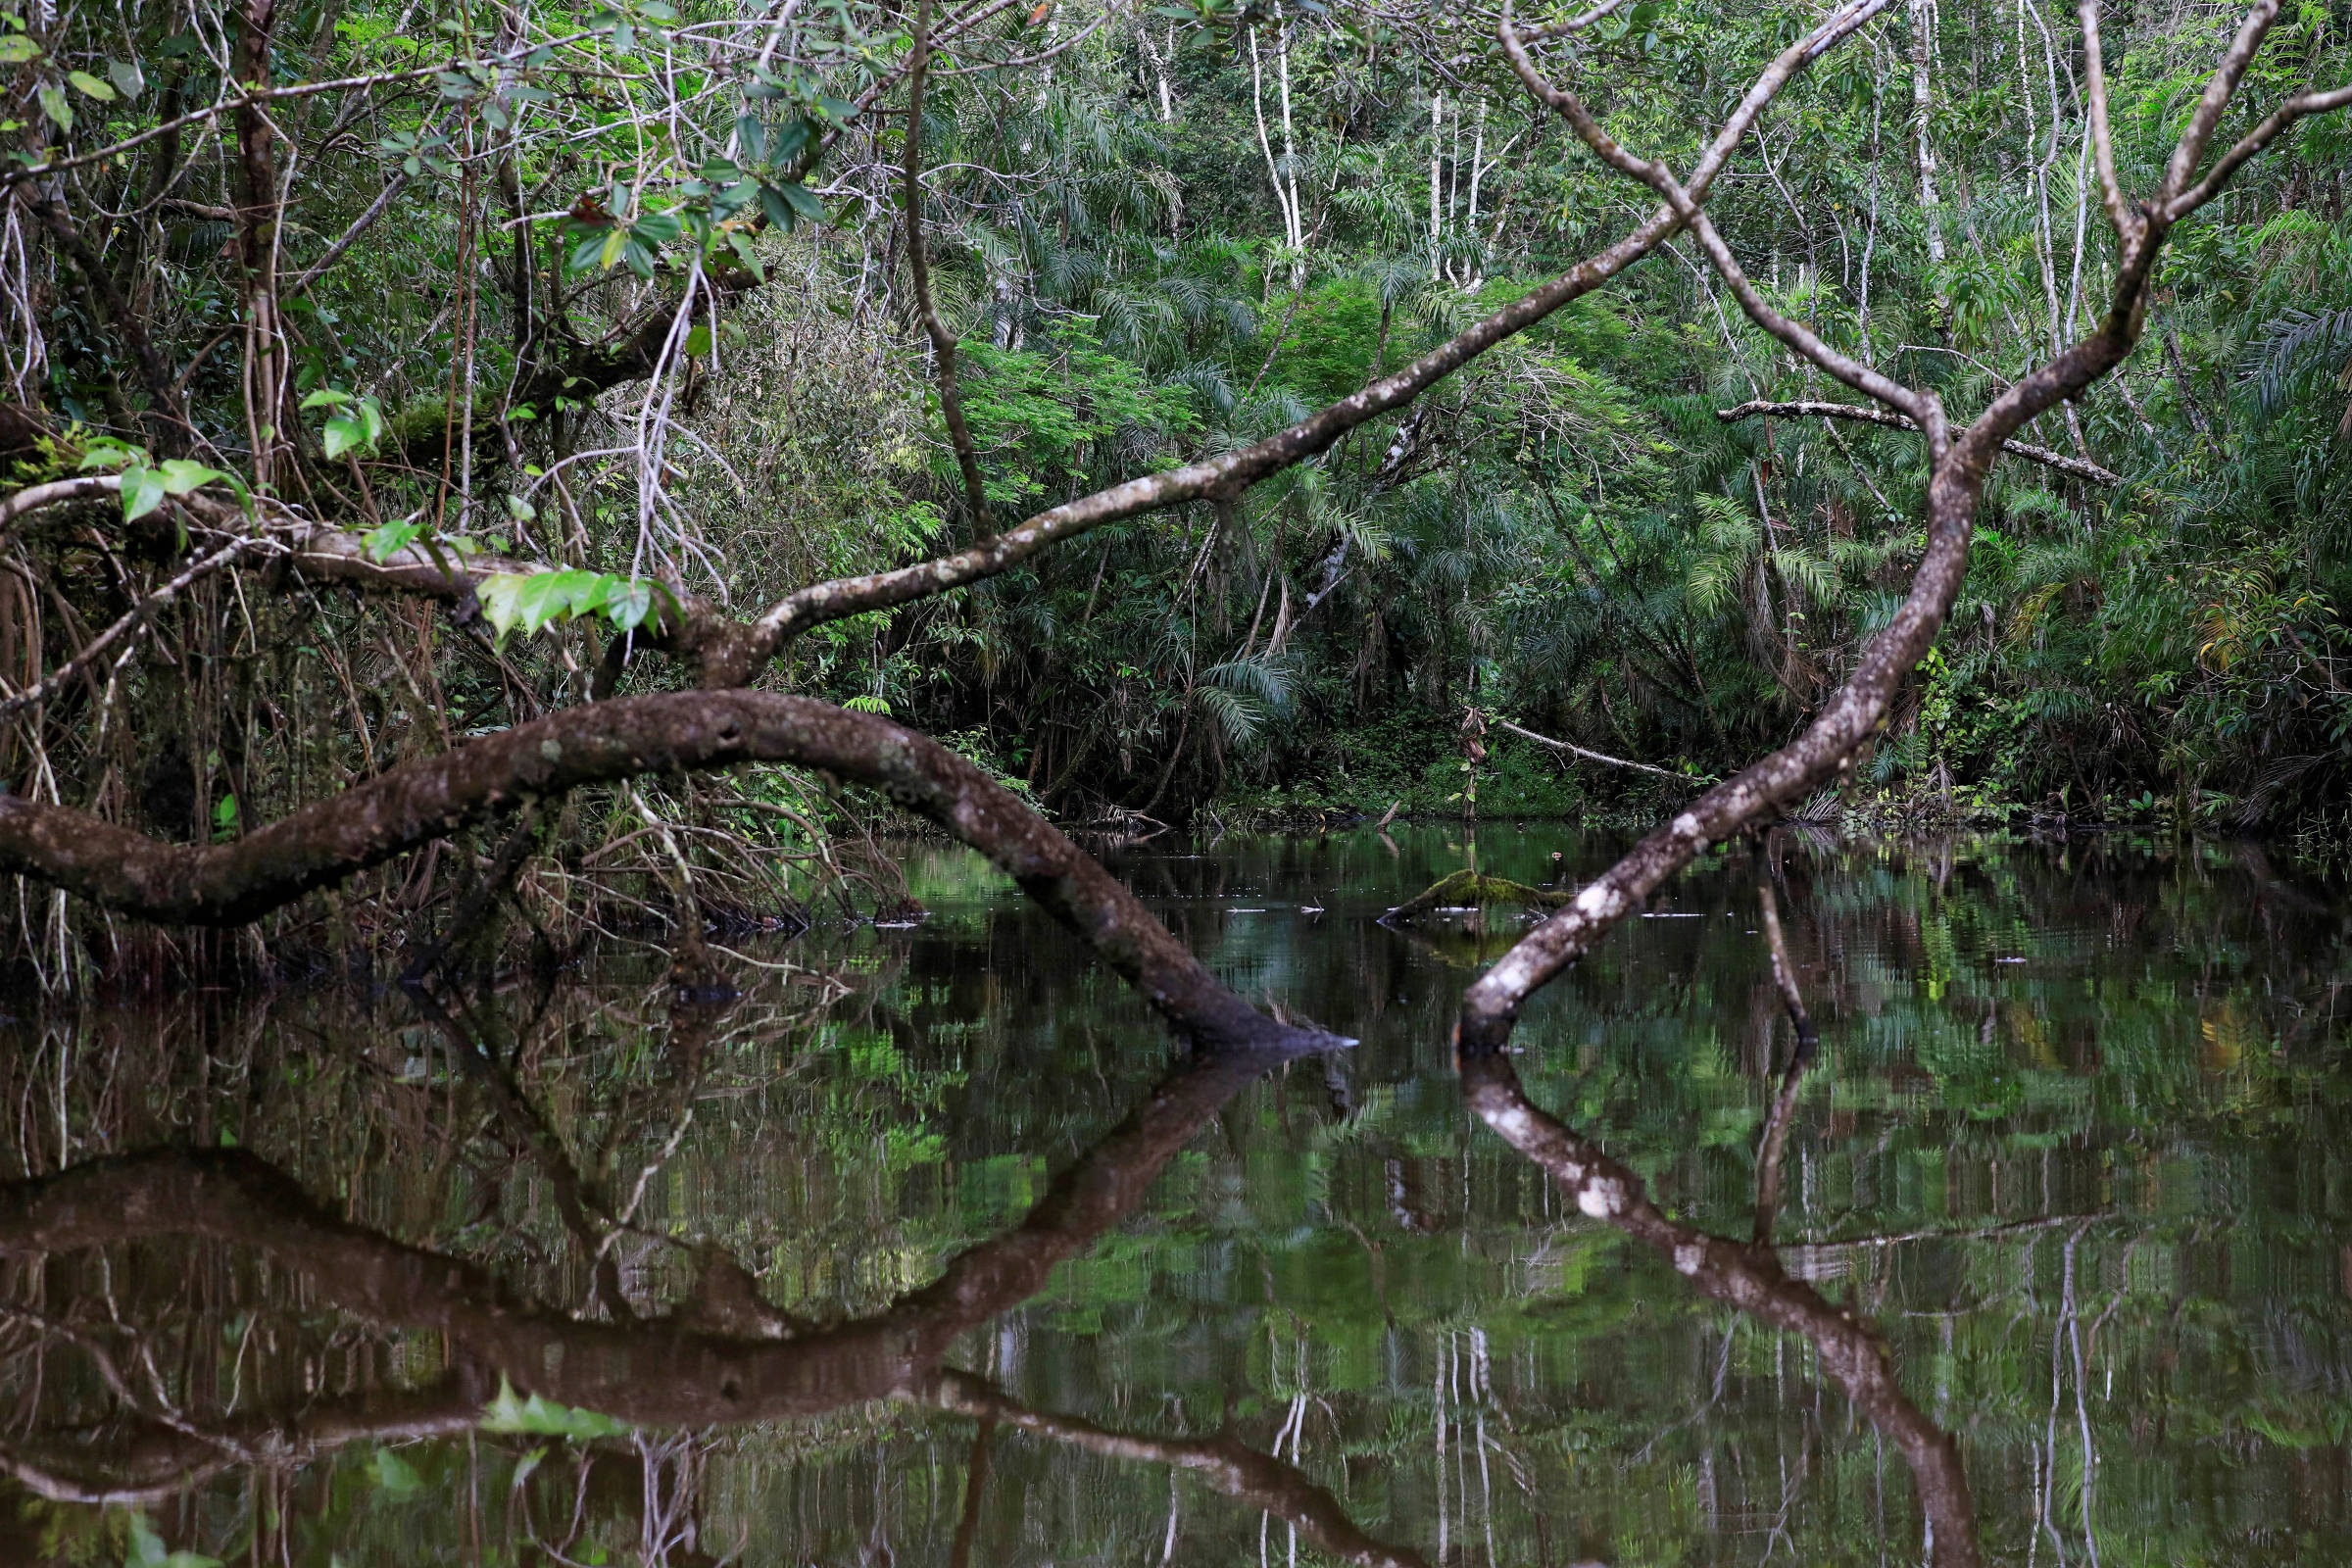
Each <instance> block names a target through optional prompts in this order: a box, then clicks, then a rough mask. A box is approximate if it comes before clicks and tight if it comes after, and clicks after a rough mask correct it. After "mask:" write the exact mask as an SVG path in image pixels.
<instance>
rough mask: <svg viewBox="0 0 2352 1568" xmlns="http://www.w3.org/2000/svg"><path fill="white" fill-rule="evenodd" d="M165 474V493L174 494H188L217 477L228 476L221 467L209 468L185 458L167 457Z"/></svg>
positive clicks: (164, 467) (164, 468)
mask: <svg viewBox="0 0 2352 1568" xmlns="http://www.w3.org/2000/svg"><path fill="white" fill-rule="evenodd" d="M163 475H164V493H165V494H166V495H173V496H184V495H188V494H190V493H191V492H193V491H196V490H200V489H202V488H203V487H204V486H206V485H208V484H211V483H212V482H213V481H214V480H216V479H226V478H227V477H228V475H227V474H225V473H222V472H221V470H220V469H219V468H208V467H206V466H204V465H203V464H201V463H190V462H189V461H188V460H187V459H185V458H167V459H165V460H164V465H163Z"/></svg>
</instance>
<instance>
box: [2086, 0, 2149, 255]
mask: <svg viewBox="0 0 2352 1568" xmlns="http://www.w3.org/2000/svg"><path fill="white" fill-rule="evenodd" d="M2075 14H2076V15H2077V16H2078V17H2079V18H2081V20H2082V63H2083V76H2084V81H2083V86H2084V89H2085V93H2086V96H2087V98H2088V103H2087V105H2086V111H2087V113H2088V115H2089V117H2090V152H2091V159H2092V161H2093V162H2094V163H2095V164H2096V165H2097V166H2098V171H2099V199H2100V201H2101V202H2102V203H2103V204H2104V205H2105V206H2106V209H2107V221H2109V222H2110V223H2113V224H2114V225H2115V237H2116V239H2117V241H2118V242H2119V243H2121V244H2123V245H2125V246H2130V245H2131V242H2132V240H2133V238H2135V237H2136V236H2137V234H2138V232H2139V221H2138V220H2137V219H2135V218H2133V217H2132V216H2131V203H2130V202H2128V201H2126V200H2125V199H2124V188H2123V186H2122V185H2121V184H2119V183H2117V181H2116V177H2115V138H2114V134H2113V132H2112V130H2111V129H2110V127H2109V124H2108V118H2107V62H2106V58H2105V56H2104V53H2103V52H2102V49H2101V46H2100V43H2099V0H2076V6H2075Z"/></svg>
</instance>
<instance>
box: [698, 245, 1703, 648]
mask: <svg viewBox="0 0 2352 1568" xmlns="http://www.w3.org/2000/svg"><path fill="white" fill-rule="evenodd" d="M1680 226H1681V221H1680V220H1678V219H1677V218H1675V216H1674V215H1673V214H1672V213H1670V212H1664V211H1661V212H1658V213H1656V214H1653V215H1652V216H1651V217H1650V218H1649V219H1648V220H1647V221H1644V222H1643V223H1642V225H1641V226H1640V227H1639V228H1636V229H1635V230H1634V231H1633V232H1632V233H1630V234H1628V235H1627V236H1626V237H1625V238H1623V239H1621V240H1619V241H1618V242H1617V243H1616V244H1614V245H1612V246H1610V247H1609V248H1608V249H1607V250H1605V251H1602V252H1601V253H1600V254H1599V255H1597V256H1593V257H1592V258H1590V259H1588V260H1586V261H1584V262H1582V263H1579V264H1578V265H1577V266H1576V267H1574V268H1572V269H1570V270H1568V271H1566V272H1563V273H1561V274H1560V275H1559V276H1558V277H1555V278H1553V279H1552V280H1551V281H1550V282H1548V283H1545V284H1544V285H1543V286H1542V287H1540V288H1537V289H1533V290H1530V291H1529V292H1528V293H1526V294H1523V295H1521V296H1520V297H1519V298H1518V299H1516V300H1513V301H1512V302H1511V303H1510V304H1508V305H1506V306H1504V307H1503V308H1502V309H1500V310H1498V311H1496V312H1495V314H1494V315H1492V316H1490V317H1488V318H1486V319H1484V320H1482V321H1480V322H1478V323H1477V324H1476V325H1474V326H1471V327H1469V328H1467V329H1465V330H1464V331H1462V332H1460V333H1459V334H1457V335H1456V336H1454V337H1452V338H1450V339H1448V340H1447V341H1446V342H1445V343H1442V344H1440V345H1439V346H1438V347H1437V348H1435V349H1432V350H1431V351H1430V352H1429V353H1427V354H1425V355H1423V356H1422V357H1421V358H1420V359H1418V360H1415V361H1414V362H1413V363H1412V364H1410V365H1408V366H1406V367H1404V368H1402V369H1400V370H1398V371H1397V372H1396V373H1395V374H1393V375H1387V376H1383V377H1382V378H1380V379H1379V380H1377V381H1373V382H1371V383H1369V384H1368V385H1366V386H1365V387H1363V388H1362V389H1361V390H1360V391H1357V392H1354V393H1352V394H1350V395H1349V396H1348V397H1345V398H1342V399H1341V400H1340V401H1339V402H1337V403H1334V404H1332V405H1331V406H1330V407H1328V408H1326V409H1323V410H1322V411H1320V412H1319V413H1316V414H1313V415H1310V416H1309V417H1306V418H1304V419H1301V420H1299V422H1298V423H1297V424H1294V425H1292V426H1291V427H1290V428H1288V429H1286V430H1281V431H1278V432H1277V433H1275V434H1273V435H1271V436H1268V437H1266V438H1265V439H1264V440H1262V441H1255V442H1252V443H1251V444H1250V445H1249V446H1246V447H1241V448H1238V449H1236V450H1234V451H1231V452H1222V453H1218V454H1217V455H1215V456H1214V457H1209V458H1203V459H1201V461H1199V462H1197V463H1188V464H1186V465H1184V466H1182V467H1178V468H1171V469H1167V470H1165V471H1164V472H1160V473H1155V474H1151V475H1148V476H1146V477H1144V478H1140V479H1129V480H1127V481H1126V482H1124V483H1122V484H1116V485H1112V486H1111V487H1109V488H1108V489H1105V490H1098V491H1096V492H1095V493H1094V494H1093V495H1089V496H1082V497H1080V498H1079V499H1078V500H1076V501H1072V502H1068V503H1066V504H1064V505H1062V506H1058V507H1054V508H1053V509H1052V510H1050V511H1047V512H1041V513H1039V514H1038V515H1035V516H1033V517H1031V518H1029V519H1028V520H1027V521H1026V522H1023V523H1021V524H1020V525H1019V526H1017V527H1013V528H1008V529H1006V530H1005V532H1003V533H1001V534H998V535H997V536H996V537H995V538H993V539H989V540H986V541H984V542H982V543H980V544H977V545H974V546H973V547H972V548H971V549H969V550H964V551H960V552H958V553H957V554H956V555H952V556H943V557H940V558H938V559H936V560H932V561H926V562H922V563H919V564H915V565H912V566H903V567H900V568H898V569H897V570H893V571H878V572H873V573H871V574H869V575H866V576H863V577H843V578H836V579H835V580H833V581H831V582H821V583H815V584H812V585H810V586H809V587H807V588H802V589H799V590H797V591H796V592H794V593H791V594H788V595H786V596H785V597H784V598H782V599H780V600H778V601H777V602H776V603H775V604H774V605H773V606H771V607H770V608H769V609H768V610H767V612H766V613H764V614H762V615H761V616H760V619H759V621H758V622H757V623H756V631H757V634H758V635H757V638H756V640H754V641H751V642H748V643H747V644H746V645H745V648H744V650H743V652H744V655H745V657H746V658H747V659H756V660H757V661H758V662H765V660H767V659H769V658H772V657H773V656H774V655H775V653H777V652H778V651H780V650H781V649H782V648H783V646H784V645H785V644H786V643H787V642H789V641H790V640H791V639H793V638H794V637H797V636H799V635H800V634H801V633H802V632H805V631H807V630H808V629H809V627H811V626H818V625H822V624H824V623H825V622H827V621H833V620H840V619H843V618H845V617H847V616H851V615H858V614H863V613H866V612H868V611H873V610H886V609H889V608H890V607H891V606H894V605H903V604H906V603H907V602H909V601H911V600H916V599H927V598H930V597H932V596H933V595H936V594H941V593H945V592H947V591H948V590H949V589H952V588H960V587H962V586H963V585H965V584H966V583H972V582H978V581H980V580H982V579H983V578H987V577H993V576H995V575H997V574H998V573H999V572H1002V571H1006V570H1009V569H1010V568H1011V567H1013V566H1016V565H1018V564H1020V563H1022V562H1024V561H1026V560H1028V559H1029V558H1030V557H1032V556H1034V555H1036V554H1038V553H1039V552H1040V551H1043V550H1045V549H1047V548H1049V547H1050V546H1053V545H1056V544H1059V543H1061V542H1062V541H1064V540H1067V539H1074V538H1077V537H1079V536H1080V535H1082V534H1085V533H1089V532H1091V531H1093V530H1094V529H1096V528H1100V527H1102V526H1103V525H1104V524H1105V523H1112V522H1122V521H1125V520H1126V519H1127V518H1129V517H1134V516H1140V515H1143V514H1145V513H1149V512H1157V511H1161V510H1163V509H1165V508H1168V507H1175V506H1182V505H1184V504H1186V503H1187V502H1193V501H1230V500H1233V499H1235V498H1237V497H1239V496H1240V495H1241V494H1242V492H1244V491H1245V490H1247V489H1249V488H1250V486H1251V485H1253V484H1255V483H1257V482H1258V481H1259V480H1260V479H1263V478H1265V477H1267V476H1268V475H1270V474H1274V473H1279V472H1281V471H1282V470H1283V469H1285V468H1288V467H1290V466H1293V465H1295V464H1297V463H1299V462H1301V461H1303V460H1304V459H1307V458H1310V457H1313V456H1314V455H1315V454H1316V453H1319V452H1322V451H1324V450H1325V449H1326V448H1328V447H1329V446H1331V444H1332V443H1333V442H1335V441H1337V440H1339V438H1340V437H1341V436H1343V435H1345V434H1347V433H1348V431H1349V430H1352V429H1354V428H1355V427H1356V426H1358V425H1361V424H1363V423H1365V422H1367V421H1368V420H1371V419H1374V418H1377V417H1380V416H1381V415H1383V414H1386V413H1388V412H1390V411H1391V410H1393V409H1397V408H1401V407H1403V406H1404V405H1406V404H1408V403H1410V402H1412V400H1413V399H1414V398H1416V397H1418V396H1420V394H1421V393H1422V392H1424V391H1426V390H1428V388H1430V387H1431V386H1433V385H1434V384H1436V383H1437V382H1439V381H1442V380H1444V379H1445V378H1446V376H1448V375H1451V374H1452V373H1453V372H1454V371H1455V370H1458V369H1460V368H1462V367H1463V366H1464V365H1467V364H1468V363H1469V362H1470V361H1472V360H1474V359H1476V358H1477V357H1478V356H1479V355H1481V354H1484V353H1485V352H1486V351H1487V350H1488V349H1491V348H1493V347H1494V346H1495V344H1497V343H1500V342H1502V341H1503V340H1504V339H1505V338H1508V337H1511V336H1513V335H1514V334H1516V333H1519V332H1522V331H1525V330H1526V329H1527V328H1528V327H1530V326H1533V325H1534V324H1535V323H1536V322H1538V321H1540V320H1542V319H1544V318H1545V317H1547V316H1549V315H1550V314H1551V313H1552V312H1554V311H1556V310H1558V309H1559V308H1560V307H1561V306H1563V305H1566V304H1567V303H1569V302H1570V301H1571V300H1575V299H1578V298H1581V297H1582V296H1584V295H1586V294H1590V293H1591V292H1593V290H1594V289H1596V288H1598V287H1600V286H1601V285H1602V284H1603V283H1606V282H1608V281H1609V280H1610V279H1611V278H1613V277H1615V276H1617V274H1619V273H1620V272H1622V271H1624V270H1626V269H1627V268H1629V267H1631V266H1633V264H1634V263H1636V262H1638V261H1640V260H1641V259H1642V257H1644V256H1646V255H1648V254H1649V253H1650V252H1651V251H1652V250H1654V249H1656V247H1657V246H1658V244H1659V243H1660V242H1661V241H1663V240H1664V239H1665V238H1666V237H1667V236H1668V235H1669V234H1671V233H1672V232H1673V231H1674V230H1675V229H1676V228H1678V227H1680ZM750 667H751V668H752V671H753V672H754V673H756V672H757V665H756V664H754V665H752V666H750ZM706 678H708V677H706ZM743 678H748V675H747V676H744V677H743Z"/></svg>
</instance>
